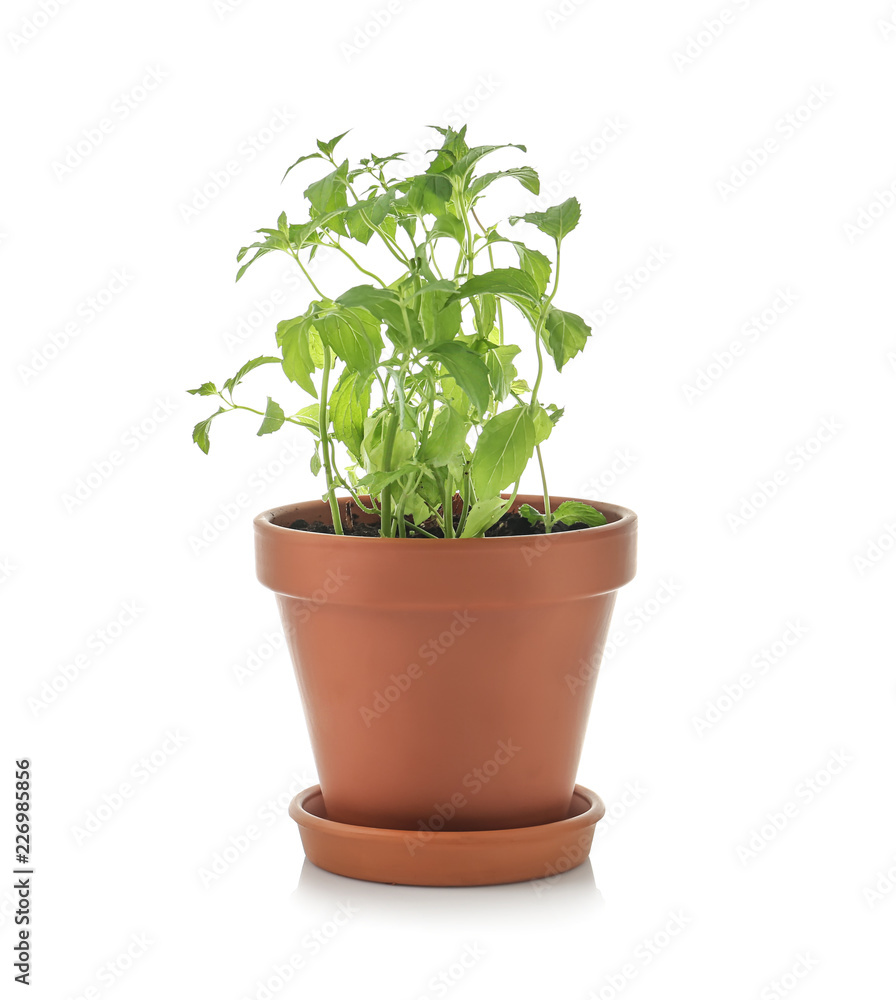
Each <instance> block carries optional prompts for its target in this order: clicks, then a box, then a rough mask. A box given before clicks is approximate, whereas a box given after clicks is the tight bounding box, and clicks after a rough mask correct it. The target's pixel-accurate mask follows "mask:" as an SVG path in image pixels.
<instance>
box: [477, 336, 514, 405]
mask: <svg viewBox="0 0 896 1000" xmlns="http://www.w3.org/2000/svg"><path fill="white" fill-rule="evenodd" d="M519 353H520V348H519V347H518V346H517V345H516V344H504V345H502V346H500V347H495V348H493V349H492V350H490V351H488V352H487V354H486V355H485V364H486V366H487V368H488V374H489V381H490V382H491V385H492V392H493V393H494V396H495V399H496V400H498V402H499V403H500V402H502V401H503V400H504V399H506V398H507V394H508V393H509V392H510V386H511V385H512V383H513V380H514V379H515V378H516V368H515V367H514V366H513V359H514V358H515V357H516V356H517V354H519Z"/></svg>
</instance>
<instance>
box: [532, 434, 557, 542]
mask: <svg viewBox="0 0 896 1000" xmlns="http://www.w3.org/2000/svg"><path fill="white" fill-rule="evenodd" d="M535 454H536V455H538V468H539V471H540V472H541V487H542V490H543V491H544V533H545V534H546V535H549V534H550V533H551V525H552V524H553V523H554V516H553V514H552V513H551V495H550V493H549V491H548V480H547V476H545V474H544V462H543V461H542V458H541V445H540V444H537V445H535Z"/></svg>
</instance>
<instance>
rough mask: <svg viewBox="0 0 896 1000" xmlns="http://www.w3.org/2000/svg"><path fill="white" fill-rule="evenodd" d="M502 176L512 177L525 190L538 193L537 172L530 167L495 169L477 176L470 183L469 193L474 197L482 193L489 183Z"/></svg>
mask: <svg viewBox="0 0 896 1000" xmlns="http://www.w3.org/2000/svg"><path fill="white" fill-rule="evenodd" d="M502 177H513V178H515V179H516V180H518V181H519V182H520V184H522V185H523V187H524V188H525V189H526V190H527V191H531V192H532V194H538V191H539V181H538V174H537V173H535V171H534V170H533V169H532V168H531V167H512V168H511V169H510V170H496V171H495V172H494V173H491V174H483V175H482V176H481V177H477V178H476V179H475V180H474V181H473V183H472V184H471V185H470V195H471V196H472V197H474V198H475V197H476V196H477V195H479V194H482V192H483V191H484V190H485V189H486V188H487V187H488V186H489V185H490V184H493V183H494V182H495V181H497V180H500V178H502Z"/></svg>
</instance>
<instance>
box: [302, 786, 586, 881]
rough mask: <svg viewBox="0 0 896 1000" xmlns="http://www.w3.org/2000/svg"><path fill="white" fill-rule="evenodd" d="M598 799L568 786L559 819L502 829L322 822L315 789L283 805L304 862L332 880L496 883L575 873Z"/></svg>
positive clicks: (319, 796) (321, 806)
mask: <svg viewBox="0 0 896 1000" xmlns="http://www.w3.org/2000/svg"><path fill="white" fill-rule="evenodd" d="M604 812H605V807H604V804H603V802H602V801H601V799H600V796H598V795H596V794H595V793H594V792H592V791H590V790H589V789H587V788H585V787H583V786H582V785H576V787H575V791H574V792H573V796H572V801H571V802H570V805H569V815H568V816H567V818H566V819H563V820H560V821H558V822H556V823H547V824H545V825H543V826H527V827H520V828H517V829H508V830H472V831H454V832H441V833H440V832H435V831H432V830H380V829H377V828H376V827H369V826H352V825H350V824H347V823H334V822H332V821H331V820H329V819H327V811H326V807H325V806H324V799H323V795H322V794H321V790H320V785H312V786H311V788H306V789H305V790H304V791H303V792H299V794H298V795H297V796H296V797H295V798H294V799H293V800H292V802H290V804H289V815H290V816H292V818H293V819H294V820H295V821H296V823H298V824H299V831H300V833H301V835H302V846H303V847H304V848H305V854H306V855H307V857H308V860H309V861H311V862H312V863H313V864H315V865H317V866H318V868H323V869H325V870H326V871H328V872H333V873H334V874H336V875H347V876H348V877H349V878H358V879H363V880H364V881H367V882H386V883H390V884H392V885H455V886H461V885H499V884H501V883H504V882H525V881H527V880H529V879H536V878H546V877H548V876H551V875H557V874H559V873H561V872H565V871H569V870H570V869H571V868H576V867H577V866H578V865H580V864H581V863H582V862H583V861H584V860H585V858H587V857H588V852H589V851H590V850H591V841H592V838H593V837H594V827H595V826H596V824H597V822H598V820H599V819H601V817H602V816H603V815H604Z"/></svg>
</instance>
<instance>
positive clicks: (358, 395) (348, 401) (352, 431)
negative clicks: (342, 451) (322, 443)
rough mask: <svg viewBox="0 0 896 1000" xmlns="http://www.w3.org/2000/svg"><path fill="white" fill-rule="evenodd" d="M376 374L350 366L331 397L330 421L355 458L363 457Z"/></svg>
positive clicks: (335, 432) (337, 436) (338, 437)
mask: <svg viewBox="0 0 896 1000" xmlns="http://www.w3.org/2000/svg"><path fill="white" fill-rule="evenodd" d="M372 382H373V375H372V374H368V375H362V374H361V373H360V372H353V371H349V370H348V369H346V370H345V371H344V372H343V373H342V375H341V376H340V378H339V381H338V382H337V383H336V386H335V388H334V389H333V392H332V394H331V396H330V420H331V421H332V422H333V434H334V436H335V437H336V438H337V439H338V440H339V441H341V442H342V443H343V444H344V445H345V446H346V448H348V450H349V452H350V454H351V456H352V458H353V459H354V460H355V461H356V462H358V461H360V459H361V442H362V441H363V440H364V421H365V420H366V419H367V413H368V411H369V409H370V385H371V383H372Z"/></svg>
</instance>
